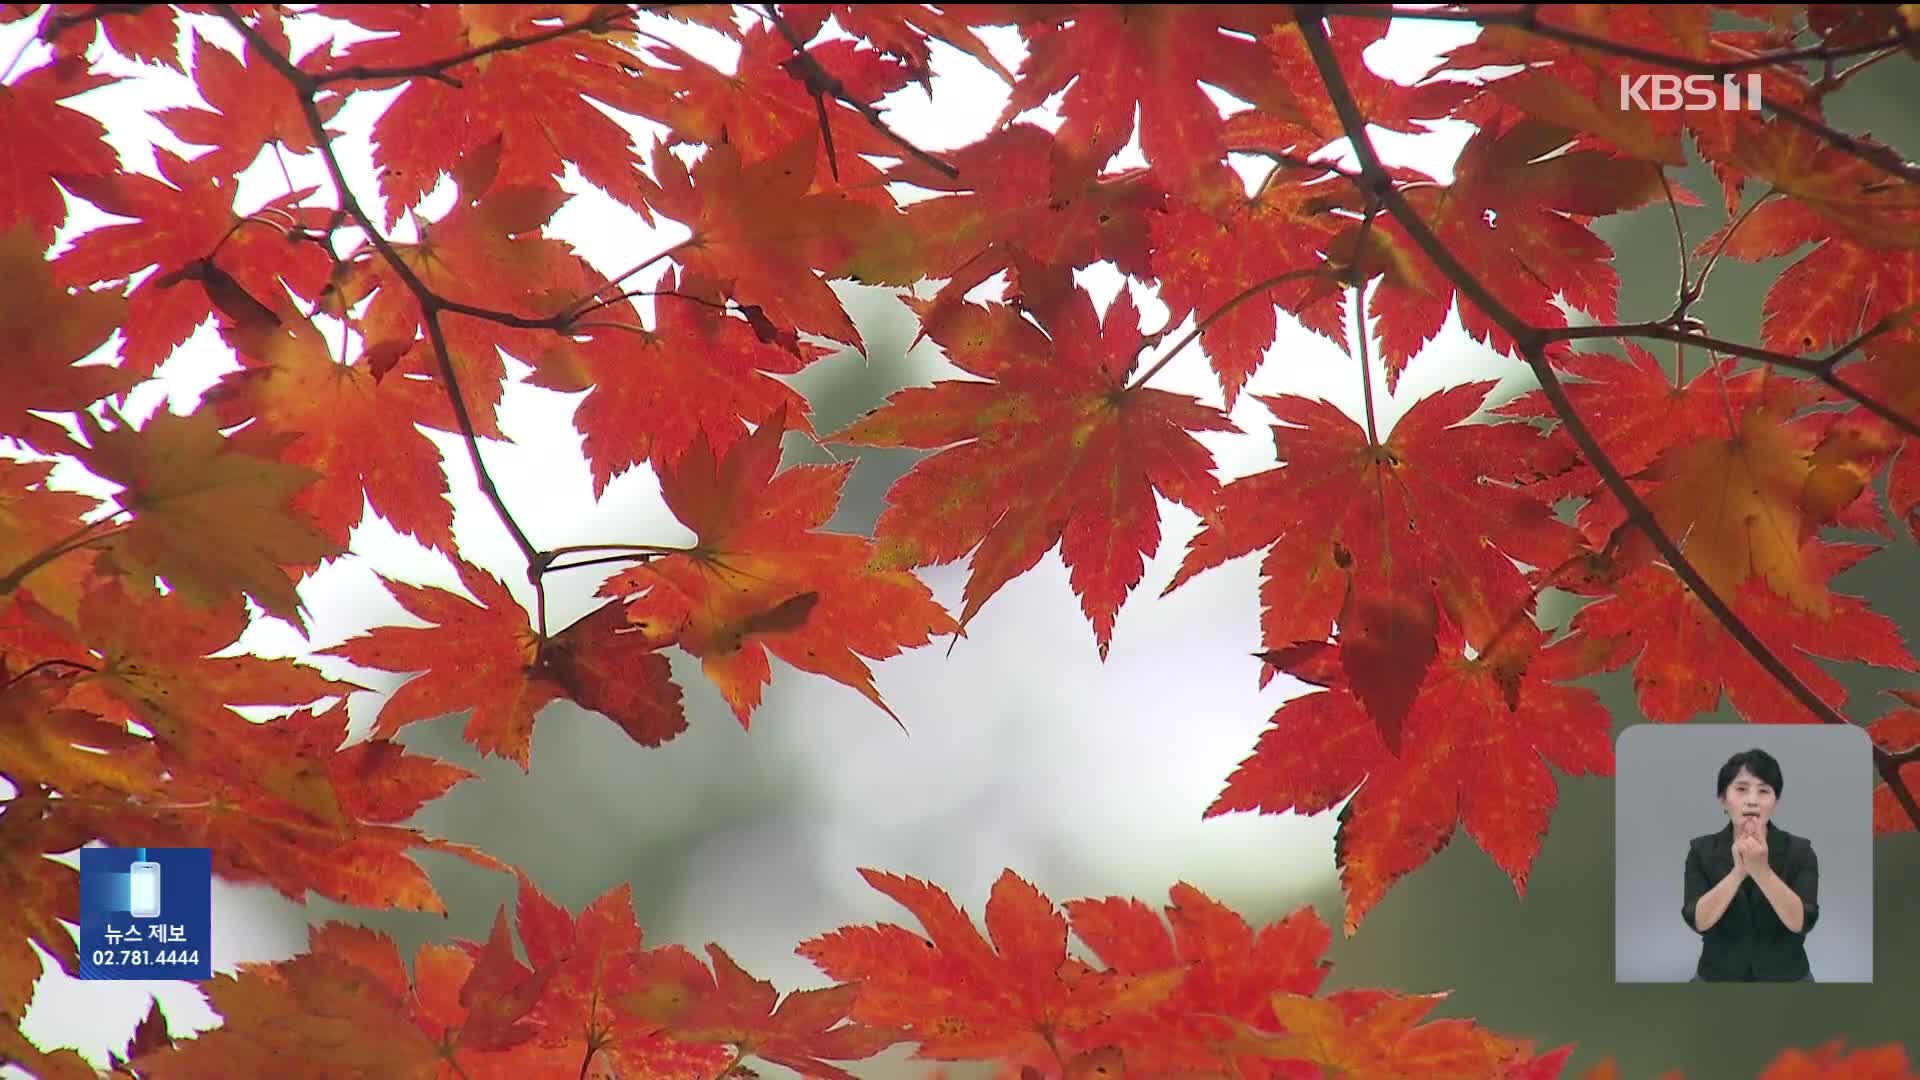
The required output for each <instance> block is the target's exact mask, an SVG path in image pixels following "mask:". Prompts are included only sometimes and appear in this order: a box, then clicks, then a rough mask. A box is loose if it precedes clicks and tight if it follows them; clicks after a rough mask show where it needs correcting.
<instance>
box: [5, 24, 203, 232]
mask: <svg viewBox="0 0 1920 1080" xmlns="http://www.w3.org/2000/svg"><path fill="white" fill-rule="evenodd" d="M160 10H165V11H168V12H169V14H171V10H172V9H170V8H162V9H160ZM114 81H115V79H114V78H113V77H112V76H109V75H103V74H99V73H97V72H94V71H92V70H89V68H88V67H87V64H86V62H85V61H84V60H81V59H78V58H69V59H63V60H55V61H54V62H53V63H51V64H46V65H43V66H41V67H37V68H34V69H33V70H31V71H29V72H27V73H26V74H25V75H22V76H20V77H19V78H17V79H15V80H14V81H12V82H11V83H7V84H6V85H4V86H0V131H4V132H6V133H7V148H6V153H5V154H0V230H8V229H11V228H12V227H13V226H14V225H15V224H17V223H19V222H23V221H24V222H26V223H27V224H28V225H29V226H30V227H31V228H32V230H33V236H34V239H36V240H38V241H39V242H40V244H41V246H42V248H44V247H45V246H46V245H48V244H51V243H52V242H53V234H54V230H56V229H58V228H59V227H60V226H61V225H64V224H65V223H66V220H67V200H66V198H65V197H64V196H62V195H61V193H60V188H59V185H57V184H55V183H54V177H56V176H105V175H107V174H110V173H113V172H115V171H117V170H118V169H119V168H120V155H118V154H116V153H114V151H113V148H112V147H110V146H108V145H107V143H106V134H107V129H106V128H105V127H103V126H102V125H101V123H100V121H98V120H95V119H94V118H93V117H91V116H88V115H87V114H85V113H83V112H80V111H79V110H78V109H74V108H72V107H71V106H67V105H62V104H60V102H61V101H63V100H65V99H67V98H70V97H74V96H76V95H78V94H84V93H86V92H87V91H88V90H93V89H95V88H98V87H102V86H107V85H110V84H111V83H113V82H114Z"/></svg>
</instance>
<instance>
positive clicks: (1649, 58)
mask: <svg viewBox="0 0 1920 1080" xmlns="http://www.w3.org/2000/svg"><path fill="white" fill-rule="evenodd" d="M1308 6H1311V7H1316V8H1318V10H1320V11H1321V12H1323V13H1329V14H1340V15H1375V16H1376V17H1377V13H1376V12H1372V11H1366V10H1354V8H1355V5H1347V4H1321V5H1308ZM1393 14H1395V15H1400V16H1408V17H1410V16H1414V15H1415V14H1416V13H1414V12H1394V13H1393ZM1426 17H1428V18H1433V17H1439V13H1428V14H1427V15H1426ZM1448 17H1449V18H1451V19H1452V21H1458V22H1474V23H1479V24H1481V25H1482V26H1508V27H1512V28H1514V29H1517V30H1522V31H1525V32H1527V33H1529V34H1536V35H1538V36H1540V37H1544V38H1551V39H1552V40H1554V41H1559V42H1563V43H1565V44H1568V45H1574V46H1578V47H1579V48H1583V49H1592V50H1593V51H1595V52H1601V53H1606V54H1608V55H1611V56H1620V57H1625V58H1626V59H1629V60H1638V61H1640V62H1642V63H1646V64H1655V65H1658V66H1660V67H1665V68H1671V69H1672V70H1674V71H1685V72H1691V73H1693V74H1698V75H1725V74H1730V73H1732V72H1735V71H1745V70H1748V69H1750V68H1756V67H1770V66H1772V65H1774V64H1778V63H1782V62H1786V60H1788V59H1808V58H1820V59H1833V58H1835V57H1837V56H1841V55H1847V56H1851V55H1855V54H1856V53H1860V52H1873V51H1876V50H1879V49H1884V48H1886V47H1887V46H1889V45H1895V44H1903V43H1905V42H1907V41H1910V40H1911V41H1920V33H1914V32H1913V31H1906V30H1903V31H1902V32H1901V33H1900V34H1899V35H1897V36H1895V37H1890V38H1886V39H1884V40H1881V41H1876V42H1873V43H1872V44H1871V45H1869V46H1867V47H1866V48H1856V49H1853V50H1852V51H1851V52H1843V51H1841V50H1839V49H1827V50H1823V51H1816V52H1811V53H1809V52H1808V51H1807V50H1805V49H1795V50H1788V51H1787V52H1786V53H1781V54H1776V55H1766V56H1758V57H1744V58H1742V59H1739V60H1732V61H1715V60H1696V59H1694V58H1693V57H1690V56H1677V55H1675V54H1673V53H1664V52H1661V51H1659V50H1657V49H1644V48H1641V47H1640V46H1638V45H1631V44H1628V43H1626V42H1621V41H1613V40H1610V39H1608V38H1603V37H1596V36H1594V35H1592V34H1588V33H1586V32H1584V31H1580V30H1573V29H1569V28H1567V27H1564V26H1555V25H1553V24H1552V23H1543V22H1541V21H1540V19H1539V17H1538V15H1537V14H1535V11H1534V8H1533V7H1532V6H1531V5H1528V6H1526V7H1523V8H1521V9H1520V10H1517V11H1513V10H1507V11H1488V12H1471V11H1468V12H1462V13H1459V14H1458V17H1457V18H1455V17H1453V16H1451V15H1449V16H1448ZM1793 54H1805V55H1799V56H1795V55H1793ZM1760 103H1761V104H1762V105H1763V106H1765V107H1766V108H1769V109H1772V110H1773V111H1774V113H1775V115H1777V116H1779V117H1780V118H1781V119H1783V120H1786V121H1787V122H1788V123H1791V124H1794V125H1797V126H1799V127H1802V128H1805V129H1806V130H1807V131H1810V132H1813V133H1814V134H1816V135H1818V136H1820V137H1821V138H1822V139H1825V140H1826V141H1827V142H1828V143H1829V144H1830V145H1832V146H1834V147H1837V148H1838V149H1840V150H1842V151H1845V152H1846V153H1848V154H1851V155H1853V156H1854V157H1857V158H1859V159H1860V160H1862V161H1865V162H1867V163H1868V164H1870V165H1873V166H1876V167H1878V168H1881V169H1885V170H1886V171H1887V172H1889V173H1892V174H1893V175H1895V176H1899V177H1902V178H1904V179H1906V180H1910V181H1913V182H1914V183H1920V166H1917V165H1913V164H1910V163H1908V162H1907V161H1904V160H1902V159H1901V157H1900V155H1899V154H1897V153H1895V152H1894V149H1893V148H1892V147H1890V146H1886V145H1884V144H1882V143H1875V142H1870V141H1867V140H1864V139H1859V138H1856V137H1854V136H1852V135H1848V134H1846V133H1845V132H1843V131H1838V130H1836V129H1834V128H1833V127H1831V126H1829V125H1827V124H1825V123H1823V122H1821V121H1819V120H1816V119H1814V118H1813V117H1811V116H1808V115H1807V114H1805V113H1803V112H1801V111H1800V110H1798V109H1795V108H1793V107H1792V106H1789V105H1783V104H1781V102H1780V101H1779V100H1778V99H1776V98H1771V97H1767V96H1766V95H1764V94H1763V95H1761V98H1760Z"/></svg>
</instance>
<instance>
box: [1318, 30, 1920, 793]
mask: <svg viewBox="0 0 1920 1080" xmlns="http://www.w3.org/2000/svg"><path fill="white" fill-rule="evenodd" d="M1321 12H1322V9H1321V8H1319V7H1317V6H1308V5H1301V6H1296V8H1295V13H1296V19H1297V21H1298V24H1299V28H1300V36H1301V39H1302V41H1303V42H1304V44H1305V45H1306V46H1307V51H1308V52H1309V53H1310V54H1311V55H1312V56H1313V61H1314V66H1315V67H1316V68H1318V70H1319V72H1320V77H1321V80H1322V82H1324V83H1325V85H1326V89H1327V95H1328V97H1329V99H1330V100H1331V101H1332V103H1333V106H1334V110H1335V112H1337V113H1338V114H1339V116H1340V122H1341V126H1342V127H1343V128H1345V130H1346V134H1347V137H1348V139H1349V141H1350V142H1351V143H1352V145H1353V149H1354V154H1355V156H1356V157H1357V158H1359V160H1360V166H1361V174H1362V175H1363V177H1365V181H1364V182H1365V184H1366V185H1367V187H1368V189H1369V190H1372V191H1377V192H1378V193H1379V196H1380V198H1381V201H1382V202H1383V203H1384V204H1385V205H1386V208H1387V211H1388V212H1389V213H1391V214H1392V215H1393V216H1394V218H1395V219H1396V220H1398V221H1399V222H1400V225H1401V227H1402V228H1404V229H1405V230H1406V232H1407V235H1408V237H1409V238H1410V239H1412V240H1413V242H1414V243H1415V244H1417V245H1418V246H1419V247H1420V250H1421V252H1422V253H1423V254H1425V255H1426V256H1427V258H1428V259H1429V260H1430V261H1431V262H1432V263H1433V264H1434V265H1435V266H1436V267H1438V268H1439V270H1440V272H1441V273H1443V274H1445V275H1446V276H1447V278H1448V279H1449V280H1450V281H1452V282H1453V286H1454V289H1455V290H1456V291H1457V292H1459V293H1461V294H1462V295H1463V296H1464V297H1466V298H1467V299H1468V300H1471V301H1472V302H1473V303H1474V304H1475V305H1477V306H1478V307H1479V308H1480V310H1481V311H1482V312H1483V313H1484V314H1485V315H1486V316H1487V317H1488V318H1489V319H1491V320H1492V321H1493V322H1494V323H1495V324H1496V325H1498V326H1499V327H1500V328H1501V329H1502V330H1503V331H1505V332H1506V333H1507V334H1508V336H1510V337H1512V338H1513V340H1514V341H1515V343H1516V344H1517V345H1518V346H1519V348H1520V352H1521V355H1522V356H1523V357H1524V358H1525V360H1526V362H1527V365H1528V366H1529V367H1531V368H1532V369H1533V371H1534V374H1535V376H1536V377H1537V378H1538V379H1539V380H1540V388H1541V390H1542V392H1543V393H1545V394H1546V397H1547V400H1548V402H1550V403H1551V404H1552V406H1553V411H1554V413H1555V415H1556V416H1558V417H1559V419H1560V422H1561V424H1562V426H1563V427H1565V428H1566V431H1567V434H1568V435H1569V436H1570V437H1571V438H1572V439H1573V441H1574V444H1575V445H1576V446H1577V447H1579V449H1580V452H1581V454H1582V456H1584V457H1585V458H1586V459H1587V463H1588V464H1589V465H1591V466H1593V468H1594V470H1595V471H1596V472H1598V473H1599V474H1600V477H1601V479H1602V480H1603V481H1605V483H1606V486H1607V490H1608V491H1610V492H1611V493H1612V494H1613V496H1614V498H1615V499H1617V500H1619V502H1620V504H1621V506H1622V507H1624V508H1625V510H1626V513H1627V520H1628V521H1629V522H1630V523H1632V524H1633V525H1634V527H1636V528H1638V529H1639V530H1640V531H1641V532H1642V533H1644V534H1645V535H1646V537H1647V539H1648V540H1649V541H1650V542H1651V543H1652V544H1653V546H1654V548H1655V549H1656V550H1657V551H1659V552H1660V555H1661V557H1662V558H1663V559H1665V560H1666V562H1667V565H1668V566H1670V567H1671V568H1672V569H1673V572H1674V575H1675V576H1676V577H1678V578H1679V579H1680V580H1681V581H1682V582H1683V583H1684V584H1685V585H1686V586H1687V588H1688V589H1689V590H1691V591H1692V592H1693V594H1694V597H1695V598H1696V599H1698V600H1699V601H1700V604H1701V606H1703V607H1705V608H1706V609H1707V610H1708V611H1709V612H1711V613H1712V614H1713V616H1714V618H1715V619H1717V620H1718V621H1719V623H1720V625H1721V627H1722V628H1723V629H1725V630H1726V632H1727V634H1728V636H1730V637H1732V638H1733V639H1734V641H1736V642H1737V643H1739V645H1740V647H1741V648H1742V649H1744V650H1745V651H1746V652H1747V654H1748V655H1749V656H1751V657H1752V658H1753V659H1754V661H1755V662H1756V663H1758V664H1759V665H1760V667H1761V668H1762V669H1764V670H1765V671H1766V672H1767V673H1768V674H1769V675H1771V676H1773V678H1774V679H1775V680H1776V681H1777V682H1779V684H1780V685H1781V687H1782V688H1784V689H1785V690H1786V691H1787V692H1788V693H1789V694H1791V695H1792V696H1793V697H1794V699H1795V700H1797V701H1799V702H1800V704H1801V705H1803V706H1805V707H1806V708H1807V709H1808V711H1810V712H1812V713H1813V714H1814V715H1815V716H1817V717H1819V718H1820V719H1821V720H1822V721H1823V722H1825V723H1830V724H1848V725H1849V726H1852V725H1851V724H1850V722H1849V721H1848V720H1847V718H1846V717H1845V716H1842V715H1841V714H1840V713H1839V711H1838V710H1836V709H1835V708H1834V707H1833V706H1832V705H1829V704H1828V703H1827V702H1826V701H1825V700H1824V699H1822V698H1821V697H1820V695H1819V694H1817V693H1815V692H1814V690H1813V688H1812V687H1810V686H1808V685H1807V684H1806V682H1805V681H1804V680H1802V679H1801V678H1800V677H1799V676H1798V675H1797V674H1795V673H1794V672H1793V670H1792V669H1791V668H1789V667H1787V666H1786V664H1785V663H1784V662H1783V661H1782V660H1781V659H1780V658H1779V657H1778V656H1775V655H1774V654H1773V651H1772V650H1771V649H1769V648H1767V646H1766V643H1765V642H1762V641H1761V640H1760V639H1759V637H1758V636H1757V635H1755V634H1754V632H1753V630H1752V628H1750V627H1748V626H1747V624H1746V623H1745V622H1744V621H1743V620H1742V619H1741V618H1740V616H1739V615H1738V614H1736V613H1735V612H1734V611H1733V609H1732V608H1730V607H1728V606H1727V603H1726V601H1724V600H1722V599H1721V598H1720V595H1719V594H1718V593H1717V592H1715V591H1714V589H1713V587H1712V586H1711V585H1709V584H1708V583H1707V581H1706V579H1705V578H1703V577H1701V576H1700V572H1699V571H1698V570H1696V569H1695V568H1694V566H1693V564H1692V562H1690V561H1689V560H1688V559H1687V557H1686V555H1685V554H1683V553H1682V552H1681V551H1680V548H1679V545H1677V544H1675V543H1674V541H1673V538H1672V537H1670V536H1668V535H1667V534H1666V531H1665V530H1664V529H1662V528H1661V527H1660V524H1659V521H1658V520H1657V519H1656V518H1655V517H1654V516H1653V511H1652V509H1651V508H1649V507H1648V506H1647V504H1646V503H1645V501H1643V500H1642V499H1641V498H1640V495H1639V493H1638V492H1636V491H1634V490H1633V487H1632V485H1630V484H1628V483H1627V480H1626V477H1624V476H1622V475H1621V473H1620V470H1619V468H1618V466H1616V465H1615V464H1614V462H1613V459H1612V458H1611V457H1610V456H1609V455H1608V454H1607V452H1606V451H1605V449H1604V448H1602V447H1601V446H1600V443H1599V440H1598V439H1596V438H1595V437H1594V434H1593V432H1592V431H1591V430H1590V429H1589V428H1588V427H1587V423H1586V419H1585V418H1584V417H1582V416H1581V415H1580V412H1579V410H1578V409H1577V408H1575V407H1574V404H1573V401H1572V399H1571V398H1569V397H1568V396H1567V390H1566V387H1565V386H1564V385H1563V384H1562V383H1561V382H1560V374H1559V372H1557V371H1555V370H1554V368H1553V365H1552V364H1551V363H1549V362H1548V361H1547V358H1546V353H1545V349H1546V346H1547V343H1548V340H1549V339H1547V338H1546V337H1544V336H1543V334H1542V332H1541V331H1540V329H1539V328H1536V327H1533V326H1530V325H1528V324H1527V323H1526V322H1525V321H1524V320H1522V319H1521V318H1520V317H1519V316H1517V315H1515V314H1514V313H1513V311H1512V310H1511V309H1509V308H1508V307H1507V306H1506V305H1505V304H1503V303H1502V302H1501V301H1500V299H1499V298H1498V297H1496V296H1494V295H1493V293H1492V292H1491V291H1490V290H1488V288H1487V287H1486V286H1485V285H1484V284H1483V283H1482V282H1481V281H1480V280H1479V278H1478V277H1476V276H1475V275H1474V274H1473V273H1472V272H1471V271H1469V270H1467V268H1466V267H1465V266H1463V265H1461V263H1460V261H1459V260H1458V259H1456V258H1455V257H1454V255H1453V253H1452V252H1451V251H1450V250H1448V248H1447V246H1446V244H1445V243H1443V242H1442V241H1441V240H1440V238H1439V237H1438V236H1436V235H1434V232H1433V230H1432V229H1430V228H1429V227H1428V226H1427V223H1426V221H1425V220H1424V219H1422V218H1421V217H1420V215H1419V213H1418V212H1417V211H1415V210H1414V208H1413V206H1412V205H1411V204H1410V203H1408V202H1407V200H1406V198H1405V197H1404V196H1402V195H1401V194H1400V192H1399V191H1398V190H1397V189H1396V188H1395V187H1394V186H1393V180H1392V178H1391V177H1390V176H1389V175H1388V173H1387V172H1386V169H1385V167H1384V166H1383V165H1382V164H1381V161H1380V158H1379V155H1378V154H1376V153H1375V152H1374V148H1373V140H1372V139H1371V137H1369V135H1368V134H1367V122H1366V118H1365V117H1364V116H1363V115H1361V112H1360V107H1359V105H1358V104H1357V103H1356V102H1355V101H1354V97H1353V92H1352V91H1351V89H1349V88H1348V86H1347V80H1346V76H1345V75H1344V74H1343V73H1342V72H1341V70H1340V61H1339V59H1338V57H1336V56H1335V55H1334V52H1333V46H1332V45H1331V43H1329V42H1328V40H1327V34H1326V30H1325V28H1323V27H1322V26H1321V25H1320V19H1321ZM1874 758H1875V766H1876V768H1877V769H1878V770H1879V772H1880V774H1881V776H1882V778H1883V779H1884V780H1885V781H1886V783H1887V785H1888V786H1889V788H1891V789H1892V791H1893V795H1894V798H1895V799H1896V800H1897V801H1898V802H1899V803H1900V805H1901V808H1902V809H1903V810H1904V811H1905V812H1906V814H1907V816H1908V818H1909V819H1910V820H1912V821H1913V823H1914V824H1915V825H1916V826H1917V827H1920V803H1916V801H1915V800H1914V796H1913V793H1912V792H1911V791H1909V790H1907V787H1906V784H1905V781H1904V780H1903V779H1902V778H1901V777H1900V775H1899V770H1898V768H1897V767H1895V766H1894V765H1893V764H1892V763H1891V761H1890V759H1889V756H1888V755H1887V754H1886V752H1885V751H1883V750H1879V749H1878V748H1876V749H1875V751H1874Z"/></svg>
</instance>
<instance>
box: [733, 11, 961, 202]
mask: <svg viewBox="0 0 1920 1080" xmlns="http://www.w3.org/2000/svg"><path fill="white" fill-rule="evenodd" d="M762 7H763V8H764V10H765V11H766V15H767V21H768V22H771V23H772V24H773V28H774V29H775V30H778V31H780V36H781V37H784V38H786V39H787V44H788V45H791V46H793V59H792V60H790V61H788V63H791V64H793V65H794V66H795V67H798V68H799V69H800V71H801V72H802V74H801V75H800V76H799V78H800V81H801V82H803V83H805V84H806V86H807V89H808V90H811V91H813V92H814V94H815V95H816V96H818V95H820V94H829V95H832V96H833V97H834V98H836V99H838V100H840V101H843V102H845V103H846V104H847V105H848V107H850V108H852V109H853V110H854V111H855V112H857V113H859V114H860V115H861V116H864V117H866V118H867V123H868V124H870V125H872V126H873V130H875V131H878V132H879V133H880V134H882V135H884V136H886V137H887V139H888V140H889V141H891V142H892V143H893V144H894V145H896V146H898V147H900V149H902V150H905V151H906V152H907V153H908V154H909V155H911V156H912V157H913V159H914V160H915V161H919V162H921V163H923V164H925V165H926V166H928V167H929V168H933V169H938V170H939V171H940V173H941V175H943V176H945V177H946V178H947V179H949V180H958V179H960V170H959V169H956V168H954V167H953V166H952V165H949V164H947V163H946V162H944V161H941V160H940V159H939V158H937V157H934V156H933V155H932V154H929V153H927V152H926V151H925V150H922V149H920V148H919V147H918V146H915V145H914V144H913V143H911V142H909V141H908V140H907V138H906V136H904V135H901V134H900V133H899V132H897V131H895V130H893V128H891V127H889V126H888V125H887V122H886V120H884V119H882V118H881V116H880V110H878V109H876V108H874V107H873V106H872V105H869V104H867V103H866V102H864V101H861V100H860V99H859V98H857V97H854V96H853V93H852V92H851V91H849V90H848V89H847V85H846V84H845V83H843V82H841V81H840V80H839V79H837V78H835V77H834V75H833V73H831V72H829V71H828V70H827V69H826V68H824V67H822V66H820V61H819V60H817V59H815V58H814V56H813V54H812V53H810V52H808V51H807V43H806V42H804V41H802V40H800V35H799V34H796V33H794V32H793V28H792V27H790V26H788V25H787V24H786V21H785V20H784V19H782V18H780V12H779V10H778V9H777V8H776V7H775V5H773V4H763V5H762ZM823 134H826V133H824V132H823ZM826 137H827V138H829V139H831V138H832V135H831V134H826Z"/></svg>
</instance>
